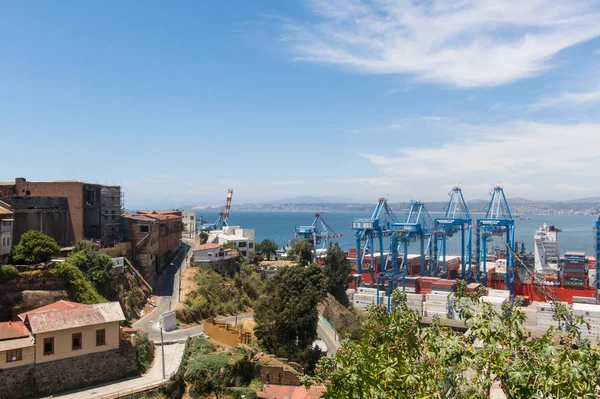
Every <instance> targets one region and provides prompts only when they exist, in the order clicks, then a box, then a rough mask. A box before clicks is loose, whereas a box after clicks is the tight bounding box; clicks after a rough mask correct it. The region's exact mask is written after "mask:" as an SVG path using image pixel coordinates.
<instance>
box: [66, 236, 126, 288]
mask: <svg viewBox="0 0 600 399" xmlns="http://www.w3.org/2000/svg"><path fill="white" fill-rule="evenodd" d="M67 261H68V262H69V263H70V264H72V265H73V266H76V267H77V268H78V269H79V270H81V271H82V272H83V273H84V274H85V275H86V276H87V278H88V279H89V280H90V281H91V282H92V284H94V287H96V290H97V291H98V292H100V293H102V295H104V296H107V297H112V298H113V299H116V290H115V287H114V283H113V278H112V274H111V271H112V261H111V258H110V256H108V255H106V254H101V253H100V252H98V251H97V250H96V249H95V248H94V247H92V246H91V245H90V244H89V243H86V242H78V243H76V244H75V248H74V249H73V251H72V252H71V253H70V254H69V257H68V258H67Z"/></svg>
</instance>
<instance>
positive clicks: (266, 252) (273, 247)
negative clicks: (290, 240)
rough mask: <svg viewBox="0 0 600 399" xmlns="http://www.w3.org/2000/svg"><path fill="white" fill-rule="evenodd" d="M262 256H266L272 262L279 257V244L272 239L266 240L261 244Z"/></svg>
mask: <svg viewBox="0 0 600 399" xmlns="http://www.w3.org/2000/svg"><path fill="white" fill-rule="evenodd" d="M259 248H260V254H261V255H262V256H265V257H266V258H267V260H271V258H272V257H273V256H275V255H277V244H276V243H275V241H273V240H272V239H270V238H265V239H264V240H262V242H261V243H260V244H259Z"/></svg>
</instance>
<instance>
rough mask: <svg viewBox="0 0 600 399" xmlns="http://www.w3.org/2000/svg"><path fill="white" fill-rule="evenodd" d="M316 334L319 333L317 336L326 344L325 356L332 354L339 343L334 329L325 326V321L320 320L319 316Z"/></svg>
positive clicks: (338, 346) (336, 349)
mask: <svg viewBox="0 0 600 399" xmlns="http://www.w3.org/2000/svg"><path fill="white" fill-rule="evenodd" d="M317 334H318V335H319V338H321V340H323V342H325V345H327V356H334V355H335V354H336V353H337V351H338V349H340V346H341V345H340V343H339V341H338V340H337V334H336V333H335V331H333V330H331V329H330V328H329V327H327V326H326V325H325V323H323V322H322V321H321V318H320V317H319V324H317Z"/></svg>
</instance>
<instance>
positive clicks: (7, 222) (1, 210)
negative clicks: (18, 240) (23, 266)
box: [0, 201, 14, 265]
mask: <svg viewBox="0 0 600 399" xmlns="http://www.w3.org/2000/svg"><path fill="white" fill-rule="evenodd" d="M13 221H14V219H13V213H12V211H11V210H10V209H9V208H8V205H7V204H5V203H3V202H1V201H0V265H1V264H3V263H6V262H8V255H9V254H10V249H11V248H12V246H13V245H14V239H13Z"/></svg>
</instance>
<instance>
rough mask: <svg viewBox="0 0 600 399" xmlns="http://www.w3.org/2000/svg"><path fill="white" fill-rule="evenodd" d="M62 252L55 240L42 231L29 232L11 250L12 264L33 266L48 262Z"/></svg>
mask: <svg viewBox="0 0 600 399" xmlns="http://www.w3.org/2000/svg"><path fill="white" fill-rule="evenodd" d="M59 252H60V246H58V244H57V243H56V241H54V239H53V238H52V237H50V236H47V235H46V234H44V233H42V232H41V231H35V230H29V231H27V232H25V233H24V234H23V235H22V236H21V240H20V241H19V243H18V244H17V245H15V246H14V247H12V249H11V250H10V258H11V261H12V263H20V264H27V265H33V264H36V263H42V262H47V261H49V260H50V259H51V258H52V255H55V254H57V253H59Z"/></svg>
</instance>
